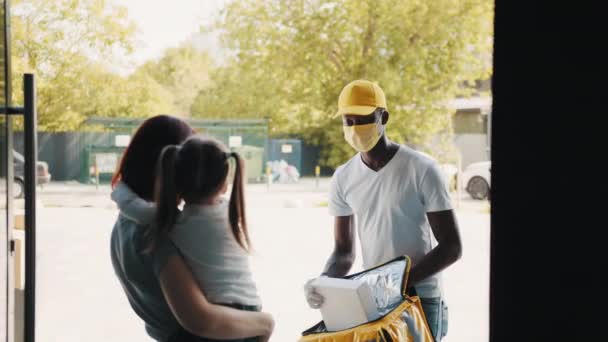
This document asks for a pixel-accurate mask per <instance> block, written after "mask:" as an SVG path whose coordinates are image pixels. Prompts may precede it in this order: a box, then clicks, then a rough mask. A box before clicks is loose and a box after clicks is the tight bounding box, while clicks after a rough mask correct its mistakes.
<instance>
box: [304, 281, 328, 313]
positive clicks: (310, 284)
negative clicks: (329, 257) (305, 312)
mask: <svg viewBox="0 0 608 342" xmlns="http://www.w3.org/2000/svg"><path fill="white" fill-rule="evenodd" d="M316 279H317V278H314V279H310V280H309V281H307V282H306V284H305V285H304V294H305V296H306V301H307V302H308V305H309V306H310V307H311V308H313V309H319V308H321V306H322V305H323V302H324V301H325V298H323V296H322V295H321V294H319V293H318V292H317V291H316V289H315V287H314V281H315V280H316Z"/></svg>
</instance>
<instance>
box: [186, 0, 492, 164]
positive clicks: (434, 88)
mask: <svg viewBox="0 0 608 342" xmlns="http://www.w3.org/2000/svg"><path fill="white" fill-rule="evenodd" d="M492 6H493V3H492V2H491V1H489V0H433V1H428V0H408V1H403V0H401V1H397V0H291V1H285V0H270V1H258V0H239V1H231V2H229V3H228V4H227V6H226V9H225V12H224V15H223V17H222V19H221V20H220V21H219V23H218V24H217V26H216V29H219V30H220V31H221V32H223V42H224V44H225V46H226V47H227V48H228V49H229V50H230V51H232V52H233V57H232V59H231V60H230V62H229V63H228V66H226V67H225V68H224V69H223V70H221V71H219V72H217V73H213V75H212V86H211V88H208V89H205V90H203V91H202V92H201V93H200V94H199V97H198V98H197V99H196V101H195V105H194V106H193V113H196V114H197V115H203V113H205V112H207V113H208V114H207V115H218V114H219V113H222V112H231V113H232V112H234V111H233V110H232V109H233V108H236V110H237V111H238V115H239V116H241V117H244V116H250V117H251V116H252V117H255V116H260V115H269V116H270V117H271V118H272V125H273V131H274V132H275V134H298V135H301V136H304V137H306V139H307V140H308V141H310V142H313V143H317V144H321V145H322V146H323V152H322V156H323V160H322V162H323V164H324V165H328V166H336V165H338V164H340V163H342V162H343V161H344V160H345V159H346V158H347V157H348V156H350V155H352V150H351V149H350V148H349V147H348V146H347V145H346V143H344V141H343V138H342V132H341V125H340V122H339V120H338V119H335V118H333V114H334V113H335V112H336V110H337V108H336V105H337V97H338V94H339V92H340V90H341V88H342V87H343V86H344V85H346V84H347V83H348V82H349V81H351V80H354V79H361V78H362V79H369V80H372V81H376V82H378V83H379V84H380V85H381V86H382V88H383V89H384V90H385V93H386V96H387V101H388V106H389V108H388V109H389V112H390V113H391V124H390V125H389V131H388V132H389V136H390V137H391V138H393V139H395V140H396V141H399V142H402V143H413V144H417V145H424V144H426V143H428V142H429V140H430V139H431V137H433V136H434V135H436V134H438V133H439V132H444V131H447V130H449V129H450V120H451V115H452V114H453V113H452V112H450V111H449V110H448V108H447V103H448V101H449V100H450V99H452V98H454V97H455V96H456V95H459V94H466V89H463V88H462V87H461V85H462V84H465V82H466V81H473V80H476V79H485V78H487V77H489V75H490V72H491V63H490V58H489V56H490V54H491V46H492V39H491V37H492V12H493V11H492V10H493V8H492ZM266 91H267V92H266ZM249 94H252V95H253V96H248V95H249ZM222 108H223V111H222Z"/></svg>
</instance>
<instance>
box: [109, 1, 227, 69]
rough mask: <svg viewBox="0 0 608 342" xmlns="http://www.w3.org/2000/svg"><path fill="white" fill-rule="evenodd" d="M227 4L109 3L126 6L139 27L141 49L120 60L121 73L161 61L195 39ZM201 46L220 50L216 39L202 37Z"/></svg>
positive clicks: (181, 2) (136, 49)
mask: <svg viewBox="0 0 608 342" xmlns="http://www.w3.org/2000/svg"><path fill="white" fill-rule="evenodd" d="M225 2H226V0H173V1H167V0H109V3H110V4H113V5H120V6H124V7H126V8H127V9H128V10H129V17H130V18H131V20H133V21H134V22H135V24H136V25H137V27H138V32H137V34H136V40H137V45H136V48H135V51H134V53H133V54H131V55H129V56H120V60H121V61H120V62H121V63H120V64H121V65H120V66H119V69H120V70H119V71H120V72H121V73H125V72H129V71H131V70H133V69H134V68H135V67H136V66H137V65H140V64H142V63H143V62H145V61H146V60H149V59H154V58H158V57H160V56H161V55H162V52H163V51H164V50H165V49H167V48H171V47H176V46H179V45H180V44H181V43H183V42H185V41H187V40H189V39H192V38H193V37H194V36H195V35H196V34H197V33H198V32H199V31H200V27H201V25H202V24H210V23H212V22H213V21H214V19H215V18H217V13H218V11H219V10H220V9H221V8H222V6H223V5H224V3H225ZM197 42H198V44H200V45H202V47H204V48H207V49H209V50H211V53H212V55H213V50H214V49H215V48H217V39H216V38H215V37H214V36H210V35H208V36H204V37H201V36H198V37H197ZM216 57H217V56H216Z"/></svg>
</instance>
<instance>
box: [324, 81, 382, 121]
mask: <svg viewBox="0 0 608 342" xmlns="http://www.w3.org/2000/svg"><path fill="white" fill-rule="evenodd" d="M378 107H382V108H386V98H385V97H384V91H382V89H381V88H380V87H379V86H378V85H377V84H376V83H372V82H370V81H366V80H356V81H352V82H350V83H349V84H347V85H346V86H345V87H344V89H342V92H341V93H340V97H339V98H338V113H336V116H339V115H344V114H353V115H369V114H371V113H372V112H373V111H374V110H376V108H378Z"/></svg>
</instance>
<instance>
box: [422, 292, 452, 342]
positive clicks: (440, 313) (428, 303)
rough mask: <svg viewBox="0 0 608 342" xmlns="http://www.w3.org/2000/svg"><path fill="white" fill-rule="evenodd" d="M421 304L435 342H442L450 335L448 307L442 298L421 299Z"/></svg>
mask: <svg viewBox="0 0 608 342" xmlns="http://www.w3.org/2000/svg"><path fill="white" fill-rule="evenodd" d="M420 302H421V304H422V310H424V315H425V316H426V320H427V322H428V323H429V327H430V328H431V333H432V334H433V337H435V341H437V342H439V341H441V339H442V338H443V337H445V335H447V333H448V307H447V305H445V302H444V301H443V299H441V297H434V298H420Z"/></svg>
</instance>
